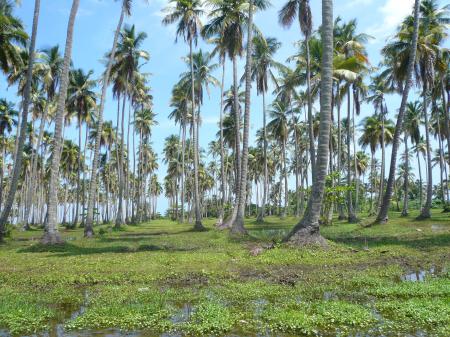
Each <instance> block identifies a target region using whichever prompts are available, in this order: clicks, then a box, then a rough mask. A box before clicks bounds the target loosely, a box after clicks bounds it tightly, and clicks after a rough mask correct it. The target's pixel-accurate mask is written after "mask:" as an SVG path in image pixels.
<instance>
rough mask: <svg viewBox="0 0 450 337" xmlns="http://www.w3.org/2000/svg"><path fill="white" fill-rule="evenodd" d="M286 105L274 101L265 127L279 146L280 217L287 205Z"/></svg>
mask: <svg viewBox="0 0 450 337" xmlns="http://www.w3.org/2000/svg"><path fill="white" fill-rule="evenodd" d="M288 109H289V108H288V106H287V105H286V103H284V102H282V101H275V102H274V103H273V104H272V106H271V109H270V111H269V114H270V117H271V118H272V120H271V121H270V122H269V124H268V125H267V129H268V131H269V133H270V134H271V137H272V138H273V139H275V140H276V141H277V142H279V144H280V146H281V175H282V177H283V178H284V209H283V213H282V218H285V217H286V215H287V207H288V203H289V188H288V177H287V166H286V157H287V153H286V146H287V140H288V137H289V121H288V113H289V111H288Z"/></svg>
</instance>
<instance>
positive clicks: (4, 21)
mask: <svg viewBox="0 0 450 337" xmlns="http://www.w3.org/2000/svg"><path fill="white" fill-rule="evenodd" d="M0 5H1V6H0V7H1V9H2V14H1V15H0V20H1V21H0V22H1V26H2V28H1V29H2V30H3V29H4V28H5V27H6V29H7V30H8V29H10V30H12V32H11V31H7V32H6V35H7V38H6V39H5V40H3V37H4V36H3V35H0V36H1V37H2V38H0V40H1V41H2V46H1V48H0V49H1V52H0V60H1V63H2V64H1V65H2V67H3V66H4V65H6V64H7V63H9V59H10V57H9V56H7V57H5V52H7V50H8V49H9V48H10V46H11V45H10V44H9V42H12V41H15V40H18V41H22V42H23V40H24V38H25V36H24V34H23V33H22V32H21V31H20V23H19V22H18V21H17V20H15V19H13V18H12V16H11V15H8V11H7V10H5V9H6V8H7V7H8V3H2V4H0ZM40 7H41V1H40V0H35V2H34V15H33V26H32V33H31V41H30V46H29V55H30V57H29V60H28V70H27V81H26V85H25V92H24V97H23V104H22V108H23V109H22V118H21V125H20V134H19V137H18V139H19V140H18V143H17V149H16V151H15V152H16V157H15V159H14V170H13V175H12V179H11V185H10V187H9V192H8V196H7V199H6V203H5V205H4V207H3V211H2V213H1V214H0V241H2V240H3V235H4V227H5V224H6V221H7V220H8V217H9V213H10V211H11V207H12V204H13V202H14V198H15V195H16V191H17V186H18V184H19V178H20V173H21V171H22V159H23V158H22V157H23V148H24V145H25V138H26V128H27V120H28V109H29V105H30V97H31V85H32V83H31V82H32V77H33V65H34V59H35V49H36V36H37V28H38V22H39V12H40ZM4 14H6V15H4ZM9 19H10V20H9ZM8 24H9V25H8ZM8 26H9V28H8ZM4 33H5V32H0V34H4ZM10 33H12V35H10ZM14 34H16V37H14ZM17 34H18V35H17ZM8 35H10V37H8ZM3 42H6V43H5V45H3ZM10 56H11V55H10ZM5 62H6V63H5ZM3 69H4V70H8V68H7V67H5V68H3Z"/></svg>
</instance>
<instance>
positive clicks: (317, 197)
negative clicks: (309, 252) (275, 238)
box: [286, 0, 334, 245]
mask: <svg viewBox="0 0 450 337" xmlns="http://www.w3.org/2000/svg"><path fill="white" fill-rule="evenodd" d="M322 43H323V56H322V67H321V68H322V74H321V90H320V131H319V145H318V148H317V162H316V166H315V169H316V174H315V179H314V181H313V186H312V191H311V196H310V198H309V201H308V206H307V208H306V211H305V214H304V215H303V218H302V220H301V221H300V222H299V223H298V224H297V225H296V226H295V227H294V228H293V230H292V231H291V232H290V233H289V235H288V236H287V238H286V240H287V241H289V242H291V243H294V244H297V245H308V244H319V245H326V241H325V239H324V238H323V237H322V236H321V235H320V226H319V217H320V211H321V209H322V201H323V196H324V191H325V182H326V177H327V173H328V159H329V150H330V147H329V146H330V133H331V111H332V99H331V98H332V87H333V52H334V48H333V1H332V0H322Z"/></svg>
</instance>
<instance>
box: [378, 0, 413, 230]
mask: <svg viewBox="0 0 450 337" xmlns="http://www.w3.org/2000/svg"><path fill="white" fill-rule="evenodd" d="M420 2H421V1H420V0H415V2H414V19H413V29H412V39H410V43H409V47H408V48H406V51H405V52H406V54H407V55H408V57H407V62H406V64H407V67H406V73H405V76H404V77H403V78H402V80H403V82H402V89H403V90H402V101H401V104H400V109H399V112H398V115H397V124H396V126H395V133H394V138H393V142H392V154H391V164H390V168H389V178H388V182H387V185H386V192H385V193H384V196H383V200H382V203H381V207H380V209H379V212H378V215H377V219H376V222H377V223H385V222H387V221H388V211H389V206H390V203H391V197H392V193H393V190H394V183H395V171H396V169H397V152H398V147H399V144H400V136H401V133H402V131H403V119H404V115H405V110H406V105H407V103H408V96H409V91H410V89H411V87H412V84H413V75H414V63H415V59H416V54H417V42H418V37H419V26H420V22H419V10H420ZM394 43H395V42H394ZM388 50H389V48H388V47H386V48H385V54H389V51H388Z"/></svg>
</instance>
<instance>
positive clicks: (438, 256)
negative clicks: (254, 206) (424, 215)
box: [0, 213, 450, 336]
mask: <svg viewBox="0 0 450 337" xmlns="http://www.w3.org/2000/svg"><path fill="white" fill-rule="evenodd" d="M414 216H415V214H411V218H410V219H408V218H400V217H399V216H397V215H394V217H393V221H391V222H390V223H389V224H387V225H383V226H374V227H370V228H364V227H361V226H359V225H356V224H347V223H344V222H340V221H335V222H334V225H333V226H327V227H323V228H322V234H323V235H324V236H325V237H326V238H327V239H328V240H329V244H330V246H329V249H327V250H314V249H304V248H302V249H297V248H294V247H289V246H286V245H284V244H282V243H280V240H281V238H282V237H283V235H284V233H287V231H288V230H289V228H290V227H291V226H292V224H293V223H294V221H295V219H294V218H287V219H285V220H280V219H279V218H277V217H267V218H266V219H265V222H264V223H263V224H257V223H256V222H255V220H254V219H251V220H249V221H248V223H247V224H246V225H247V227H248V229H249V232H250V236H249V237H243V238H239V239H235V238H231V237H230V236H228V235H227V233H226V232H219V231H215V230H213V229H212V228H213V225H214V220H207V221H206V225H207V226H208V227H209V229H210V230H209V231H206V232H202V233H196V232H191V231H190V228H191V227H190V225H188V224H186V225H182V224H177V223H174V222H170V221H168V220H157V221H152V222H151V223H148V224H143V225H139V226H124V228H123V230H121V231H117V232H116V231H112V230H110V228H111V227H110V225H103V226H98V227H97V228H96V232H97V233H100V231H101V230H102V229H103V231H102V233H103V234H102V235H99V236H98V237H97V238H94V239H92V240H85V239H83V231H82V229H76V230H71V231H63V232H62V234H63V236H64V237H65V238H66V239H67V238H70V241H69V240H68V242H67V243H66V244H65V245H62V246H58V247H50V248H49V247H45V246H42V245H39V244H37V242H39V241H38V240H37V239H38V238H39V237H40V235H41V233H40V232H39V231H37V230H34V231H29V232H19V231H14V232H13V238H14V239H8V240H7V242H6V244H5V245H2V246H0V284H1V287H0V329H6V330H10V331H11V332H13V333H14V334H22V335H25V334H32V333H35V331H37V332H41V331H42V330H48V329H50V328H53V329H54V328H55V326H54V325H55V324H57V323H58V324H64V326H65V328H66V330H70V329H71V330H77V331H78V330H84V329H94V330H96V329H114V328H116V329H123V330H127V331H129V330H150V331H151V332H152V333H153V332H154V333H157V334H158V333H162V332H171V331H176V332H177V333H179V334H190V335H194V336H199V335H221V334H226V333H230V331H232V332H233V333H235V332H236V334H238V335H243V336H248V335H252V334H255V333H263V332H264V331H266V329H270V330H273V331H274V334H277V333H279V332H280V333H283V332H286V333H290V334H294V335H300V334H305V335H316V334H328V335H337V334H345V335H349V334H350V335H351V334H356V333H361V334H368V335H371V334H375V332H376V333H378V332H380V331H381V332H389V333H392V334H393V333H395V334H398V335H405V334H408V333H409V334H411V333H412V332H413V331H411V329H420V330H421V331H424V332H426V333H430V334H431V335H433V336H434V335H436V336H446V335H448V331H447V330H448V328H447V326H448V325H449V324H448V321H447V320H446V318H445V317H444V314H445V315H446V316H449V315H448V307H450V306H449V303H448V298H449V297H450V290H449V273H448V271H447V270H448V267H449V264H448V262H447V260H448V258H447V257H448V247H449V243H450V221H449V214H441V213H439V214H436V215H434V217H433V219H432V220H430V221H428V222H427V221H425V222H416V221H413V220H411V219H412V218H413V217H414ZM418 229H419V231H418ZM273 242H276V243H277V244H275V245H272V243H273ZM255 247H263V249H262V251H261V253H260V254H257V255H256V256H254V255H253V254H251V251H252V250H253V249H254V248H255ZM416 270H418V271H420V270H425V271H427V276H425V278H424V280H423V282H410V281H402V276H404V275H405V274H409V273H411V272H414V271H416ZM182 308H189V310H188V311H189V312H185V311H184V309H182ZM441 316H442V317H441ZM414 317H417V320H415V319H414ZM236 329H238V330H236ZM374 329H375V330H374ZM446 329H447V330H446ZM80 333H81V332H80Z"/></svg>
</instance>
